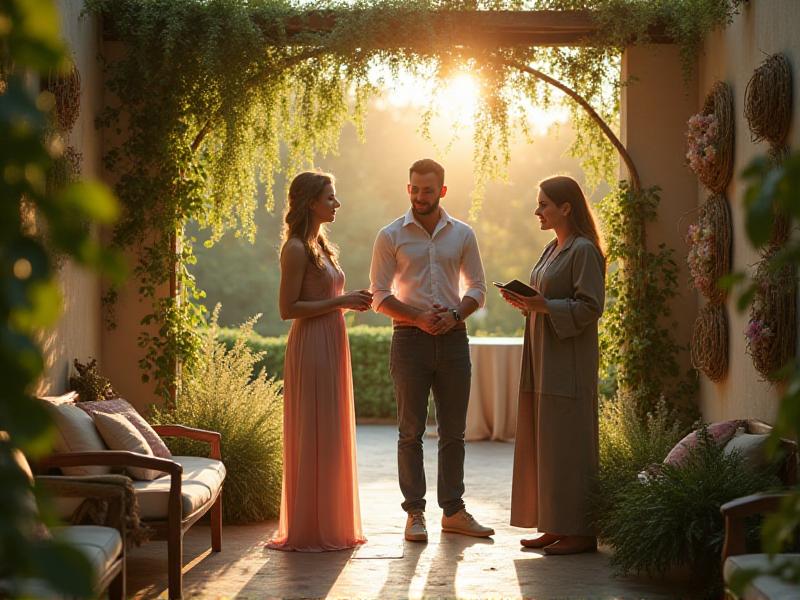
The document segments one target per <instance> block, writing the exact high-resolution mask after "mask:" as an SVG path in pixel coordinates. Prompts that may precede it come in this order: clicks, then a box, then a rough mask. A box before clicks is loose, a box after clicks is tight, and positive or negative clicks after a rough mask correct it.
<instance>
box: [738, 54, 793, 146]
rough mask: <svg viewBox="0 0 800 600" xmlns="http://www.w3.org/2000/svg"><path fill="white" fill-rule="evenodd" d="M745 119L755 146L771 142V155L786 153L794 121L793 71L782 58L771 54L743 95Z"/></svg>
mask: <svg viewBox="0 0 800 600" xmlns="http://www.w3.org/2000/svg"><path fill="white" fill-rule="evenodd" d="M744 96H745V99H744V116H745V118H746V119H747V124H748V126H749V127H750V134H751V136H750V138H751V140H752V141H754V142H760V141H762V140H764V141H767V142H769V145H770V155H771V156H773V157H774V158H777V157H779V156H780V155H781V154H783V153H784V152H785V151H786V136H787V135H788V134H789V125H790V124H791V120H792V67H791V65H790V64H789V60H788V59H787V58H786V57H785V56H784V55H783V54H772V55H771V56H768V57H767V59H766V60H765V61H764V62H763V63H761V66H759V67H758V68H757V69H756V70H755V72H754V73H753V76H752V77H751V78H750V81H748V82H747V87H746V88H745V92H744Z"/></svg>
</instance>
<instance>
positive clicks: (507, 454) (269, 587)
mask: <svg viewBox="0 0 800 600" xmlns="http://www.w3.org/2000/svg"><path fill="white" fill-rule="evenodd" d="M395 435H396V434H395V429H394V427H392V426H381V425H364V426H359V428H358V458H359V479H360V490H361V513H362V517H363V522H364V530H365V533H366V535H367V537H368V538H369V542H368V544H366V545H365V546H363V547H362V548H360V549H359V550H357V551H350V550H348V551H340V552H328V553H321V554H303V553H291V552H288V553H287V552H277V551H273V550H267V549H265V548H264V547H263V543H264V541H265V540H266V539H268V538H269V537H270V536H271V535H272V533H273V532H274V531H275V529H276V526H277V523H276V522H275V521H271V522H267V523H259V524H254V525H246V526H226V527H225V528H224V530H223V551H222V552H221V553H219V554H212V553H211V552H210V550H209V545H210V533H209V529H208V527H206V526H205V525H202V524H198V525H196V526H195V527H193V528H192V529H191V530H190V531H189V533H188V534H187V535H186V538H185V548H184V562H185V564H186V567H185V568H184V573H185V574H184V591H185V595H186V596H187V597H189V596H194V597H203V598H223V597H225V598H231V597H238V598H318V597H333V598H381V599H384V598H455V597H458V598H519V597H526V598H537V599H539V598H541V599H544V598H654V599H655V598H659V599H660V598H680V597H681V596H683V595H684V594H683V593H682V592H683V590H682V588H681V587H680V586H677V585H676V584H668V583H665V582H657V581H652V580H647V579H643V578H633V577H625V578H619V577H615V576H614V574H613V572H612V569H611V568H610V567H609V553H608V551H607V550H605V549H601V551H600V552H598V553H597V554H583V555H577V556H558V557H550V556H544V555H543V554H542V553H541V552H538V551H533V550H523V549H521V548H520V546H519V538H520V537H521V536H522V535H523V534H524V533H529V532H525V531H524V530H520V529H517V528H514V527H511V526H509V525H508V520H509V504H510V496H511V487H510V482H511V462H512V457H513V452H514V446H513V444H506V443H500V442H471V443H468V444H467V458H466V469H465V470H466V482H465V483H466V490H467V491H466V496H465V499H466V502H467V507H468V509H469V510H470V511H471V512H472V513H473V514H474V515H475V516H476V517H477V518H478V520H479V521H481V522H483V523H485V524H487V525H491V526H492V527H494V528H495V530H496V531H497V534H496V535H495V536H494V539H493V540H481V539H475V538H468V537H464V536H460V535H453V534H442V532H441V530H440V525H439V519H440V517H441V511H440V510H439V508H438V506H437V505H436V501H435V498H436V494H435V490H436V440H435V439H430V438H426V440H425V456H426V469H427V477H428V490H429V492H428V496H429V498H428V510H427V518H428V530H429V534H430V541H429V543H428V544H427V545H425V544H415V543H411V542H404V541H403V538H402V528H403V524H404V522H405V517H404V513H403V512H402V510H401V509H400V492H399V490H398V487H397V467H396V458H395V447H396V446H395V439H396V438H395ZM166 587H167V580H166V544H165V543H163V542H151V543H149V544H146V545H144V546H142V547H141V548H137V549H135V550H133V551H132V552H131V553H130V556H129V559H128V592H129V594H131V595H134V594H135V597H137V598H153V597H158V596H161V597H163V596H165V595H166Z"/></svg>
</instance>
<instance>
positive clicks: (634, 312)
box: [599, 181, 695, 416]
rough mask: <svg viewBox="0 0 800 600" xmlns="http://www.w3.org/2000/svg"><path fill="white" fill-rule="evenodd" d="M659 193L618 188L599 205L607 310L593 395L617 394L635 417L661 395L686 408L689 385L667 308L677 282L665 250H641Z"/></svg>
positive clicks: (661, 247)
mask: <svg viewBox="0 0 800 600" xmlns="http://www.w3.org/2000/svg"><path fill="white" fill-rule="evenodd" d="M659 191H660V190H659V188H657V187H653V188H648V189H645V190H641V191H639V192H634V191H633V190H631V189H630V188H629V187H628V185H627V183H626V182H625V181H621V182H619V185H618V187H617V188H616V189H614V190H612V191H611V193H609V194H608V196H606V197H605V198H604V199H603V200H602V201H601V202H600V204H599V212H600V217H601V220H602V222H603V224H604V226H605V234H606V243H607V252H608V261H609V263H614V264H615V265H616V267H617V268H616V269H613V270H612V271H611V273H610V274H609V276H608V280H607V282H606V297H607V308H606V311H605V313H604V314H603V318H602V320H601V326H600V356H601V365H600V372H601V381H602V385H601V390H602V392H603V395H604V396H606V397H608V398H611V397H614V396H615V395H616V392H617V390H618V389H619V390H621V391H622V392H624V393H625V394H626V395H627V396H629V397H630V398H632V400H633V402H634V404H635V405H636V406H638V407H639V409H640V414H641V415H642V416H643V415H644V414H645V413H646V412H647V411H649V410H650V409H651V408H652V407H654V406H655V405H656V403H657V401H658V399H659V397H660V396H662V395H664V396H665V397H666V399H667V401H668V403H669V405H670V406H672V407H676V408H680V409H683V410H687V409H689V400H690V399H691V396H692V394H693V392H694V387H695V385H694V384H693V383H691V380H690V379H689V378H688V376H682V374H681V370H680V367H679V365H678V361H677V356H678V353H679V352H680V351H681V350H683V349H684V348H683V347H682V346H681V345H680V344H678V342H677V341H676V340H675V336H674V334H673V331H674V330H675V325H676V323H675V322H674V320H672V313H671V309H670V306H669V305H670V302H671V301H672V299H673V298H674V297H675V294H676V292H675V290H676V288H677V284H678V280H677V277H678V265H677V264H676V263H675V260H674V259H673V254H674V252H673V250H672V249H671V248H667V247H666V246H665V245H664V244H660V245H659V246H658V248H657V249H656V250H655V251H649V250H647V249H646V248H644V247H643V245H642V243H641V240H642V239H643V238H644V233H645V228H646V226H647V223H648V222H651V221H653V220H655V218H656V215H657V208H658V203H659V201H660V197H659Z"/></svg>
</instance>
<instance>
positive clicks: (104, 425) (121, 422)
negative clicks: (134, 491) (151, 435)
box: [93, 412, 164, 481]
mask: <svg viewBox="0 0 800 600" xmlns="http://www.w3.org/2000/svg"><path fill="white" fill-rule="evenodd" d="M93 418H94V424H95V426H96V427H97V430H98V431H99V432H100V435H102V436H103V439H104V440H105V441H106V444H108V447H109V448H111V449H112V450H127V451H129V452H136V453H137V454H144V455H146V456H153V451H152V450H151V449H150V445H149V444H148V443H147V440H145V439H144V436H143V435H142V434H141V433H139V430H138V429H136V427H134V426H133V424H132V423H131V422H130V421H128V419H126V418H125V417H123V416H122V415H115V414H106V413H102V412H96V413H94V415H93ZM125 470H126V471H127V472H128V473H129V474H130V475H131V477H133V478H134V479H143V480H145V481H150V480H152V479H155V478H156V477H161V475H163V474H164V473H163V472H161V471H156V470H153V469H146V468H143V467H125Z"/></svg>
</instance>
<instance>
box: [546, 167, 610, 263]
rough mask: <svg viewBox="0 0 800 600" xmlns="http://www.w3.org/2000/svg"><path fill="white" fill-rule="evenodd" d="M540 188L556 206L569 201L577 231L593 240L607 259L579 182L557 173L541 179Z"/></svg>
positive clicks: (595, 223) (570, 214)
mask: <svg viewBox="0 0 800 600" xmlns="http://www.w3.org/2000/svg"><path fill="white" fill-rule="evenodd" d="M539 188H540V189H541V190H542V191H543V192H544V194H545V196H547V197H548V198H550V200H552V201H553V202H554V203H555V204H556V206H561V205H562V204H564V203H566V202H569V205H570V207H571V208H572V210H571V211H570V213H569V219H570V221H571V223H572V226H573V227H574V228H575V232H576V233H577V234H578V235H580V236H582V237H585V238H586V239H588V240H589V241H591V242H592V243H593V244H594V245H595V246H596V247H597V250H598V251H599V252H600V255H601V256H602V257H603V260H605V258H606V253H605V250H604V249H603V240H602V238H601V237H600V230H599V228H598V227H597V222H596V221H595V218H594V213H592V209H591V208H589V203H588V202H587V201H586V196H584V195H583V190H582V189H581V186H580V185H578V182H577V181H575V180H574V179H573V178H572V177H567V176H565V175H557V176H555V177H548V178H547V179H545V180H543V181H540V182H539Z"/></svg>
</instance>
